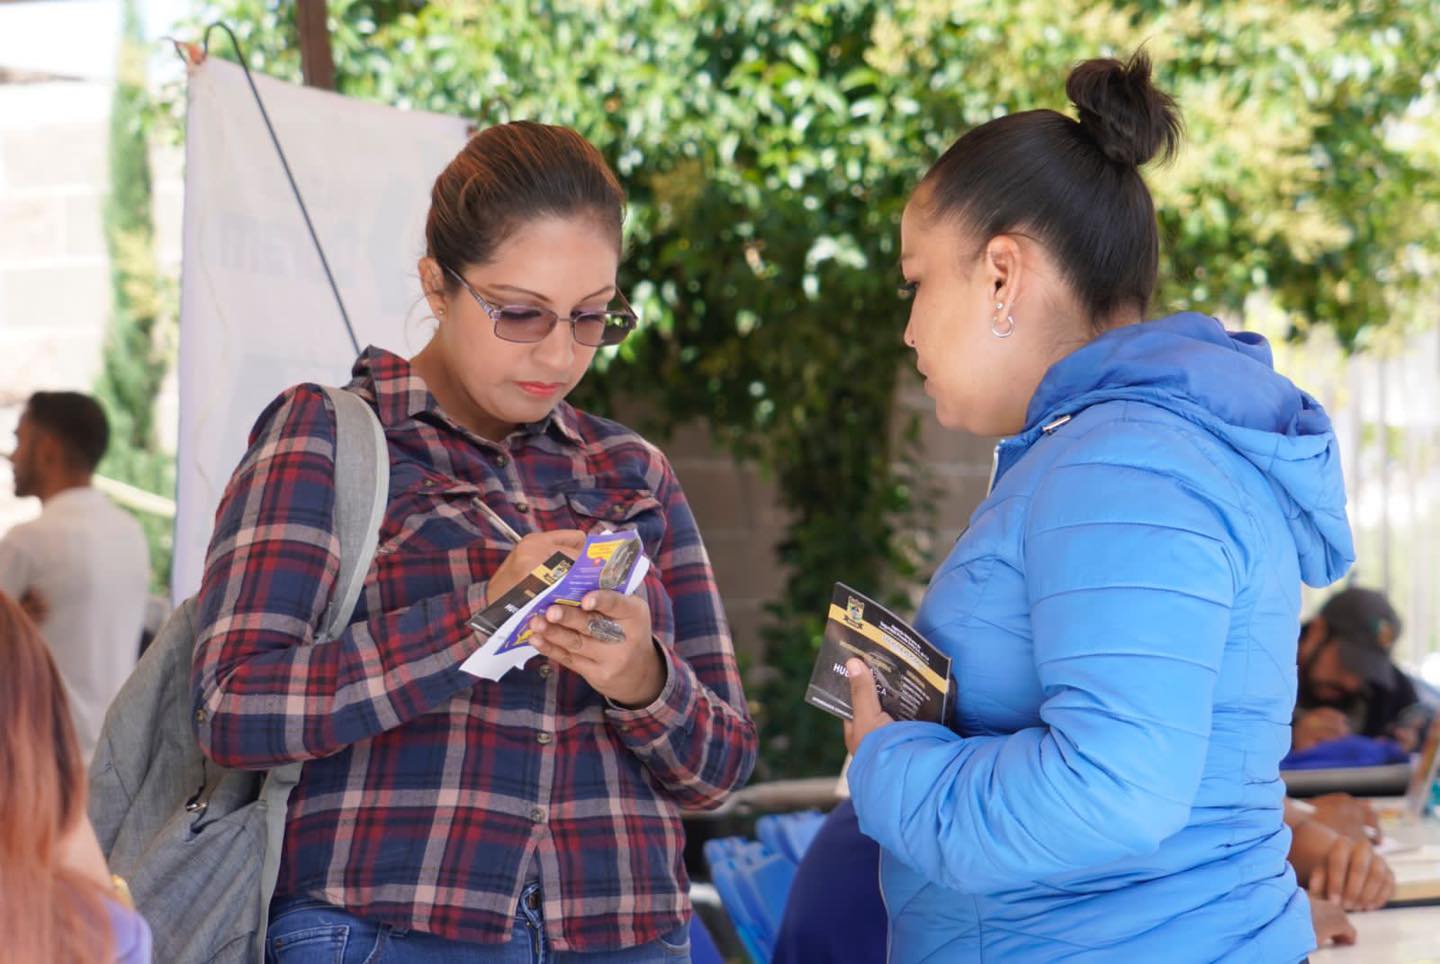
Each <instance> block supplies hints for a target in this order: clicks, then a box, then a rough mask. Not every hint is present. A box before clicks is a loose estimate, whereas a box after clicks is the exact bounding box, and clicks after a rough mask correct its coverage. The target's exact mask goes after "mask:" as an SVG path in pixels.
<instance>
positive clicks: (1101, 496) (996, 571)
mask: <svg viewBox="0 0 1440 964" xmlns="http://www.w3.org/2000/svg"><path fill="white" fill-rule="evenodd" d="M1066 92H1067V94H1068V95H1069V97H1070V100H1071V101H1072V102H1073V103H1074V104H1075V105H1076V107H1077V109H1078V119H1077V118H1076V117H1070V116H1066V115H1065V114H1061V113H1059V112H1057V111H1050V110H1033V111H1022V112H1018V113H1012V114H1009V115H1006V116H1003V117H999V118H995V119H993V120H990V121H988V122H986V123H984V124H981V125H980V126H978V127H976V128H975V129H974V130H971V131H969V132H968V133H966V134H965V135H964V136H963V137H961V138H960V139H959V140H958V141H956V142H955V143H954V144H953V145H952V146H951V147H950V148H949V149H948V150H947V151H946V152H945V154H944V155H942V156H941V158H940V159H939V160H938V161H937V162H936V163H935V165H934V166H933V167H932V168H931V169H930V171H929V173H928V174H927V175H926V176H925V177H924V179H923V180H922V181H921V183H920V185H919V186H918V187H917V189H916V191H915V193H914V195H913V196H912V197H911V198H910V201H909V203H908V205H907V206H906V208H905V211H904V214H903V217H902V218H901V223H900V235H901V259H900V270H901V273H902V275H903V278H904V282H905V284H904V289H905V290H906V291H907V292H908V293H909V295H910V297H911V311H910V320H909V324H908V326H907V327H906V329H905V335H904V338H905V343H906V344H907V345H908V346H909V347H911V348H912V349H914V351H915V353H916V354H915V360H916V365H917V368H918V369H919V371H920V373H921V374H922V375H923V376H924V377H925V379H926V386H925V388H926V392H927V394H929V395H930V396H931V398H932V399H933V400H934V402H935V409H936V415H937V417H938V419H939V421H940V423H941V424H942V425H944V426H946V427H949V428H954V429H958V430H964V431H967V432H969V433H971V434H974V435H978V436H982V437H984V436H989V437H994V436H1000V437H1002V438H1003V439H1004V440H1003V441H1002V442H1001V443H1000V444H999V447H998V449H997V453H996V466H995V473H994V478H993V484H992V486H991V488H990V491H989V493H988V494H987V496H986V498H985V500H984V501H983V502H982V503H981V504H980V506H979V507H978V508H977V509H976V510H975V512H974V514H973V515H972V516H971V519H970V526H969V528H968V529H967V530H966V531H965V533H964V534H963V535H962V536H961V537H960V538H959V540H958V541H957V542H956V543H955V546H954V548H953V549H952V550H951V552H950V555H949V556H948V558H947V559H946V560H945V561H944V562H943V563H942V564H941V565H940V567H939V569H938V570H937V572H936V573H935V576H934V578H933V579H932V580H931V583H930V586H929V588H928V589H927V591H926V594H925V597H924V599H923V601H922V602H921V604H920V607H919V611H918V613H917V616H916V620H915V627H916V629H918V630H919V631H920V632H921V633H922V634H924V635H925V637H926V638H927V639H929V640H930V641H931V642H932V643H933V644H935V645H936V646H937V647H939V648H940V649H941V650H942V651H944V652H945V653H946V654H947V655H949V656H950V657H952V659H953V669H954V675H955V679H956V680H957V681H958V689H957V691H956V693H955V700H954V707H955V710H954V712H953V715H952V717H951V718H950V719H948V720H946V721H945V722H944V723H943V724H936V723H921V722H913V721H895V720H893V719H891V718H890V717H889V716H887V715H886V714H884V713H883V712H882V710H881V708H880V703H879V700H878V698H877V696H876V692H875V686H874V681H873V679H872V677H871V674H870V673H869V672H868V671H867V669H866V667H865V666H864V664H863V663H861V662H860V661H859V660H852V661H851V665H850V667H849V669H850V673H851V699H852V705H853V706H854V720H853V722H852V723H849V724H847V725H846V728H845V729H846V743H847V746H848V747H849V748H850V750H851V752H853V753H854V760H853V762H852V763H851V765H850V769H849V772H848V781H849V785H850V792H851V795H852V799H853V801H854V805H855V812H856V814H857V815H858V817H859V822H860V828H861V830H862V831H864V832H865V833H866V834H867V835H869V836H870V837H872V838H873V839H875V840H876V841H877V842H878V843H880V845H881V848H882V858H881V864H882V874H881V876H882V887H883V892H884V895H885V901H886V905H887V907H888V908H889V911H890V935H889V941H890V955H891V960H893V961H895V962H896V964H911V962H917V964H918V962H921V961H941V960H946V961H948V960H962V959H978V958H982V957H983V958H984V959H987V960H988V959H992V958H993V959H996V960H1007V961H1012V960H1013V961H1043V960H1055V959H1058V958H1062V957H1063V958H1065V959H1067V960H1075V961H1081V960H1091V961H1114V960H1165V961H1177V962H1179V961H1202V960H1203V961H1214V960H1225V961H1227V962H1234V961H1265V962H1290V964H1294V962H1297V961H1300V960H1302V959H1304V958H1305V957H1306V955H1307V954H1308V953H1309V952H1310V950H1311V949H1313V948H1314V947H1315V945H1316V934H1315V930H1314V927H1313V926H1312V923H1311V919H1310V908H1309V905H1308V901H1307V899H1306V896H1305V894H1304V892H1303V891H1302V890H1301V889H1300V888H1299V886H1298V885H1297V882H1296V878H1295V873H1294V871H1293V869H1292V868H1291V867H1290V865H1289V863H1288V862H1287V860H1286V856H1287V853H1288V851H1289V849H1290V838H1291V834H1290V831H1289V829H1288V828H1287V827H1286V826H1285V825H1284V822H1283V813H1284V796H1285V787H1284V784H1283V783H1282V782H1281V781H1280V770H1279V764H1280V760H1281V758H1282V757H1284V755H1285V752H1286V750H1287V749H1288V747H1289V745H1290V722H1291V714H1292V710H1293V706H1294V699H1295V687H1296V676H1295V650H1296V636H1295V628H1296V627H1297V626H1299V624H1300V612H1299V601H1300V585H1301V583H1302V582H1304V583H1308V584H1310V585H1313V586H1326V585H1329V584H1331V583H1333V582H1334V581H1335V580H1336V579H1338V578H1339V577H1340V576H1341V575H1342V574H1343V573H1344V572H1345V571H1346V570H1347V569H1348V568H1349V566H1350V564H1351V562H1352V561H1353V559H1354V550H1353V545H1352V541H1351V536H1350V527H1349V523H1348V520H1347V519H1346V515H1345V490H1344V483H1343V480H1342V478H1341V473H1340V457H1339V445H1338V443H1337V441H1336V439H1335V435H1334V432H1333V430H1332V428H1331V425H1330V420H1329V418H1328V417H1327V416H1326V414H1325V412H1324V410H1323V409H1322V408H1321V407H1320V405H1319V404H1318V403H1317V402H1316V401H1315V400H1314V399H1313V398H1312V397H1310V396H1309V395H1307V394H1305V393H1304V392H1303V391H1302V390H1300V389H1299V388H1297V387H1296V386H1295V385H1294V384H1293V383H1291V382H1290V381H1289V380H1288V379H1286V378H1285V377H1283V376H1282V375H1280V374H1279V373H1277V372H1276V371H1275V369H1274V366H1273V363H1272V355H1271V352H1270V348H1269V345H1268V344H1267V343H1266V341H1265V340H1264V338H1262V337H1260V336H1259V335H1256V334H1254V333H1252V332H1238V333H1231V332H1227V331H1226V330H1225V328H1224V326H1223V325H1221V323H1220V322H1219V321H1217V320H1216V319H1214V318H1212V317H1208V316H1206V315H1203V314H1200V313H1194V312H1185V313H1181V314H1177V315H1172V316H1169V317H1162V318H1157V319H1153V320H1146V318H1147V317H1148V312H1149V300H1150V298H1151V295H1152V293H1153V291H1154V288H1155V283H1156V278H1157V272H1158V265H1159V232H1158V229H1157V226H1156V218H1155V209H1154V204H1153V202H1152V200H1151V197H1150V193H1149V190H1148V188H1147V186H1146V184H1145V180H1144V177H1143V175H1142V174H1141V171H1140V167H1141V165H1143V164H1145V163H1147V162H1148V161H1149V160H1150V159H1152V158H1154V157H1156V156H1165V155H1167V154H1169V153H1171V152H1173V151H1174V150H1175V148H1176V147H1177V144H1178V141H1179V136H1180V119H1179V116H1178V109H1177V108H1176V106H1175V104H1174V102H1173V101H1172V100H1171V99H1170V98H1169V97H1168V96H1167V95H1165V94H1164V93H1162V92H1161V91H1160V90H1158V89H1157V88H1156V87H1155V86H1154V84H1153V83H1152V81H1151V76H1150V64H1149V61H1148V60H1147V59H1146V58H1145V57H1144V56H1143V55H1137V56H1135V57H1134V58H1132V59H1130V60H1129V61H1128V62H1123V63H1122V62H1120V61H1116V60H1093V61H1087V62H1085V63H1082V64H1080V65H1079V66H1077V67H1076V68H1075V69H1074V70H1073V71H1072V72H1071V73H1070V75H1069V77H1068V79H1067V81H1066Z"/></svg>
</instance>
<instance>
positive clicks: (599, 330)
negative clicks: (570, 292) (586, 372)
mask: <svg viewBox="0 0 1440 964" xmlns="http://www.w3.org/2000/svg"><path fill="white" fill-rule="evenodd" d="M607 323H608V317H607V315H606V314H605V312H603V311H586V312H582V313H581V314H578V315H576V316H575V340H576V341H578V342H579V343H580V344H582V345H588V346H590V347H591V348H599V347H600V346H601V345H605V344H609V342H607V341H606V340H605V326H606V324H607Z"/></svg>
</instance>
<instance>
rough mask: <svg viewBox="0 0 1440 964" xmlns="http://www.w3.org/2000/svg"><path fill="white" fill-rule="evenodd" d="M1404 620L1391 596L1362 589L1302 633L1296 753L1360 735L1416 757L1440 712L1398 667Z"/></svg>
mask: <svg viewBox="0 0 1440 964" xmlns="http://www.w3.org/2000/svg"><path fill="white" fill-rule="evenodd" d="M1400 630H1401V622H1400V616H1399V614H1398V613H1396V612H1395V607H1394V606H1392V605H1391V604H1390V600H1389V599H1388V598H1386V596H1385V594H1384V593H1381V592H1378V591H1376V590H1374V589H1365V588H1362V587H1360V586H1351V587H1349V588H1347V589H1343V590H1341V591H1340V592H1338V593H1336V594H1335V595H1333V596H1331V597H1330V598H1329V599H1328V600H1326V602H1325V605H1324V606H1322V607H1321V609H1320V612H1319V613H1318V614H1317V615H1316V616H1315V618H1314V619H1312V620H1310V621H1309V622H1308V623H1306V624H1305V625H1304V626H1303V627H1302V628H1301V631H1300V650H1299V661H1300V693H1299V698H1298V700H1297V701H1296V707H1295V727H1294V731H1293V735H1292V738H1291V749H1292V750H1296V751H1301V750H1308V749H1311V748H1312V747H1315V746H1318V745H1319V744H1321V743H1327V742H1329V741H1331V740H1338V739H1340V738H1342V737H1346V736H1351V735H1358V736H1366V737H1371V738H1375V739H1389V740H1394V741H1395V742H1396V743H1398V744H1399V745H1400V747H1401V749H1404V750H1406V751H1412V752H1413V751H1414V750H1416V749H1417V748H1418V747H1419V743H1420V735H1421V734H1422V733H1424V732H1425V728H1426V727H1427V726H1428V725H1429V721H1430V719H1431V718H1432V717H1433V715H1434V712H1435V708H1434V707H1433V706H1430V705H1427V704H1426V701H1425V700H1424V699H1423V697H1422V694H1421V690H1420V688H1419V687H1417V686H1416V681H1415V680H1413V679H1411V678H1410V676H1409V675H1408V674H1406V673H1405V671H1404V670H1402V669H1400V667H1398V666H1396V665H1395V662H1394V658H1393V656H1394V650H1395V643H1396V641H1397V640H1399V638H1400Z"/></svg>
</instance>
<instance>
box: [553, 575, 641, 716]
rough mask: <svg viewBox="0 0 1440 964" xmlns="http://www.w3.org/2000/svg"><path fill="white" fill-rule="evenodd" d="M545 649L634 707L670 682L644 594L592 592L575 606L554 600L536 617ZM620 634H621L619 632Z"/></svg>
mask: <svg viewBox="0 0 1440 964" xmlns="http://www.w3.org/2000/svg"><path fill="white" fill-rule="evenodd" d="M530 629H531V631H532V632H534V634H535V635H534V636H532V637H531V639H530V641H531V643H532V644H533V645H534V646H535V649H536V650H537V651H538V652H539V653H540V655H542V656H545V657H546V658H548V659H550V660H553V661H554V662H556V663H559V664H560V665H561V666H563V667H565V668H566V669H568V670H571V671H572V672H575V673H579V674H580V675H581V676H582V677H584V678H585V682H587V683H589V684H590V685H591V686H593V687H594V688H595V691H596V692H598V693H599V694H600V695H601V696H604V697H605V698H606V699H608V700H610V701H611V702H613V703H619V704H620V705H621V706H625V707H628V708H631V709H635V708H639V707H642V706H649V705H650V704H651V703H653V702H655V700H656V698H657V697H659V695H660V691H661V690H663V689H664V688H665V660H664V658H663V657H662V656H661V654H660V649H659V645H658V644H657V643H656V642H655V640H654V633H653V631H652V629H651V626H650V604H649V603H647V602H646V601H645V600H644V599H642V598H640V597H639V596H623V595H621V594H620V593H618V592H608V591H606V590H600V591H597V592H592V593H590V594H589V595H587V596H586V597H585V598H584V599H582V600H581V601H580V608H578V609H577V608H575V607H574V606H551V607H550V608H549V609H547V610H545V612H544V613H543V614H541V615H537V616H535V617H534V618H533V619H531V620H530ZM617 637H618V638H617Z"/></svg>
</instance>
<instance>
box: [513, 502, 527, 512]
mask: <svg viewBox="0 0 1440 964" xmlns="http://www.w3.org/2000/svg"><path fill="white" fill-rule="evenodd" d="M515 509H516V510H517V511H519V512H529V511H530V503H528V502H526V501H525V500H524V499H516V500H515Z"/></svg>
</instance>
